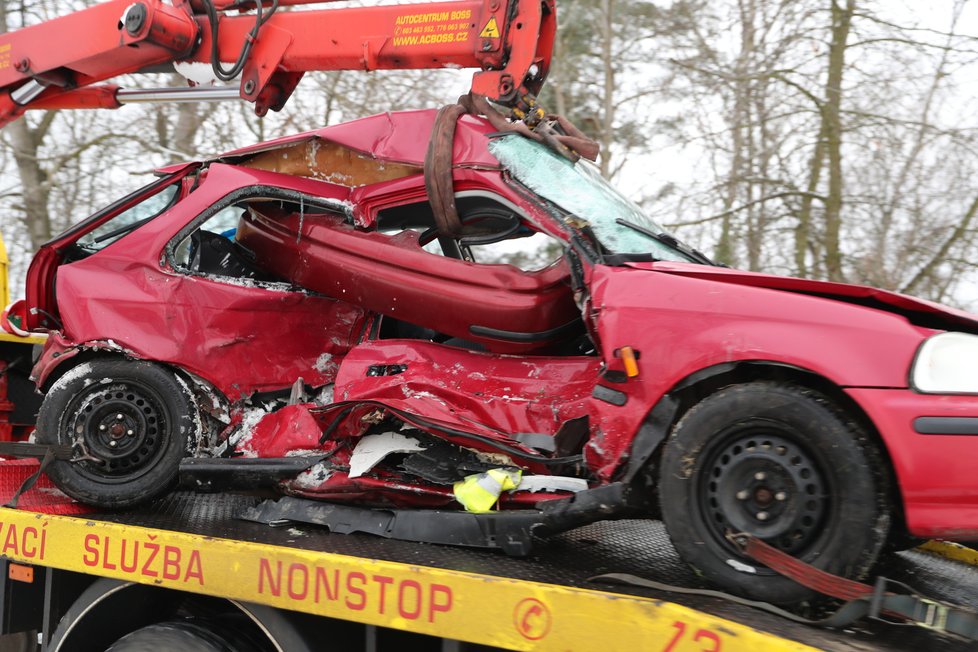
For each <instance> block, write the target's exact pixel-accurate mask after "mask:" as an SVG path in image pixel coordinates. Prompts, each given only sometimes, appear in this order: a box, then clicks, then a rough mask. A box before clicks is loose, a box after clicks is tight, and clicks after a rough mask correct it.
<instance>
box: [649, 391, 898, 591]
mask: <svg viewBox="0 0 978 652" xmlns="http://www.w3.org/2000/svg"><path fill="white" fill-rule="evenodd" d="M887 477H888V476H887V474H886V473H885V471H884V468H883V465H882V460H881V456H880V454H879V451H878V450H877V449H876V448H875V446H874V444H873V443H872V442H871V441H869V439H868V437H867V436H866V433H865V432H864V431H863V429H862V428H861V427H860V426H858V425H857V424H856V423H854V422H853V421H852V420H851V419H849V418H848V417H847V416H846V415H845V413H843V412H842V411H841V410H840V409H838V408H837V407H836V406H834V405H833V404H832V403H831V402H829V401H828V400H827V399H826V398H825V397H824V396H822V395H821V394H818V393H816V392H814V391H812V390H809V389H806V388H802V387H799V386H795V385H786V384H777V383H766V382H757V383H750V384H744V385H736V386H731V387H727V388H725V389H722V390H720V391H718V392H716V393H715V394H713V395H711V396H709V397H707V398H705V399H703V400H702V401H701V402H700V403H698V404H697V405H695V406H693V407H692V408H691V409H690V410H689V411H688V412H687V413H686V414H685V415H684V416H683V417H682V419H680V421H679V423H677V424H676V426H675V428H674V429H673V432H672V434H671V436H670V438H669V440H668V441H667V443H666V446H665V449H664V451H663V455H662V463H661V468H660V479H659V490H660V500H661V507H662V518H663V521H664V522H665V525H666V529H667V530H668V532H669V536H670V538H671V539H672V541H673V544H674V545H675V547H676V550H677V551H678V552H679V555H680V556H681V557H682V558H683V559H684V560H685V561H686V562H687V563H689V564H690V565H691V566H693V568H694V569H696V570H698V571H699V572H701V573H702V574H703V576H705V577H706V578H707V579H708V580H710V581H712V582H715V583H716V584H719V585H720V586H722V587H723V588H724V589H725V590H727V591H729V592H731V593H735V594H737V595H742V596H745V597H749V598H752V599H755V600H763V601H766V602H771V603H775V604H785V605H787V604H796V603H799V602H802V601H805V600H809V599H812V598H814V597H816V594H815V593H814V592H813V591H811V590H810V589H807V588H805V587H803V586H801V585H800V584H797V583H795V582H794V581H792V580H790V579H788V578H786V577H783V576H781V575H779V574H777V573H776V572H774V571H772V570H771V569H769V568H767V567H765V566H763V565H760V564H758V563H756V562H754V561H752V560H751V559H749V558H747V557H745V556H743V555H742V554H741V553H740V551H739V549H738V548H737V547H736V546H734V545H733V544H732V543H731V542H729V541H728V540H727V538H726V535H727V534H729V533H741V532H743V533H749V534H752V535H754V536H756V537H758V538H760V539H762V540H764V541H765V542H766V543H768V544H770V545H772V546H774V547H776V548H778V549H780V550H782V551H784V552H787V553H789V554H791V555H792V556H794V557H797V558H799V559H802V560H804V561H806V562H808V563H810V564H812V565H814V566H816V567H818V568H821V569H823V570H826V571H828V572H830V573H834V574H837V575H842V576H845V577H848V578H851V579H860V578H862V577H863V576H865V574H866V573H868V571H869V569H870V568H871V567H872V565H873V562H874V561H875V560H876V557H877V556H878V555H879V552H880V549H881V548H882V546H883V544H884V543H885V542H886V539H887V532H888V530H889V525H890V506H889V503H888V499H887V496H888V493H887Z"/></svg>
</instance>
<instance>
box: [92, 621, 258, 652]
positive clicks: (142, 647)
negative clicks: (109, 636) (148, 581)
mask: <svg viewBox="0 0 978 652" xmlns="http://www.w3.org/2000/svg"><path fill="white" fill-rule="evenodd" d="M162 650H179V651H180V652H262V648H260V647H257V646H255V645H252V644H251V643H250V642H249V641H247V640H243V639H242V638H241V637H240V636H236V635H235V633H234V632H232V631H227V630H226V629H223V628H218V627H216V626H215V623H213V622H209V621H203V622H201V623H196V622H193V621H189V620H187V621H179V620H177V621H170V622H163V623H156V624H154V625H147V626H146V627H142V628H140V629H137V630H136V631H134V632H130V633H129V634H126V635H125V636H123V637H122V638H120V639H119V640H118V641H116V642H115V643H113V644H112V645H110V646H109V648H108V649H107V650H106V651H105V652H161V651H162Z"/></svg>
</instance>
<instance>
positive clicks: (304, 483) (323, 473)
mask: <svg viewBox="0 0 978 652" xmlns="http://www.w3.org/2000/svg"><path fill="white" fill-rule="evenodd" d="M332 476H333V471H332V469H330V468H329V467H327V466H326V465H325V464H323V463H322V462H319V463H318V464H314V465H312V466H311V467H309V468H308V469H306V470H305V471H303V472H302V473H300V474H299V475H297V476H296V478H295V480H293V481H292V487H293V488H295V489H316V488H318V487H320V486H322V484H323V483H324V482H326V481H327V480H329V479H330V478H331V477H332Z"/></svg>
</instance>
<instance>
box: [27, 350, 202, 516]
mask: <svg viewBox="0 0 978 652" xmlns="http://www.w3.org/2000/svg"><path fill="white" fill-rule="evenodd" d="M199 424H200V421H199V415H198V412H197V406H196V403H195V401H194V398H193V395H192V394H191V392H190V389H189V388H188V387H187V386H186V385H185V384H184V383H182V382H180V381H179V380H178V379H177V377H176V376H174V375H173V373H172V372H170V371H169V370H167V369H165V368H163V367H161V366H159V365H157V364H153V363H150V362H144V361H140V360H122V359H101V360H94V361H91V362H86V363H83V364H80V365H78V366H77V367H75V368H73V369H71V370H69V371H68V372H67V373H65V375H64V376H62V377H61V378H60V379H58V381H57V382H55V383H54V385H53V386H52V387H51V389H50V390H48V392H47V395H46V396H45V397H44V402H43V403H42V404H41V409H40V412H39V413H38V419H37V441H38V442H39V443H43V444H62V445H70V446H72V450H73V452H74V456H75V459H73V460H71V461H68V460H56V461H55V462H52V464H51V466H49V467H48V475H49V476H50V477H51V479H52V480H53V481H54V483H55V484H56V485H57V486H58V488H60V489H61V490H62V491H64V492H65V493H66V494H68V495H69V496H71V497H72V498H75V499H76V500H79V501H81V502H84V503H88V504H89V505H94V506H96V507H104V508H110V509H116V508H124V507H131V506H133V505H137V504H139V503H143V502H146V501H149V500H151V499H153V498H156V497H158V496H160V495H161V494H163V493H165V492H166V491H168V490H169V489H170V488H171V487H172V486H173V485H174V484H175V483H176V480H177V473H178V471H179V467H180V460H181V459H182V458H183V457H184V456H185V455H186V454H187V446H188V442H189V443H195V442H196V439H197V436H198V435H199V432H200V425H199Z"/></svg>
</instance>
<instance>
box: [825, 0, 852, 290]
mask: <svg viewBox="0 0 978 652" xmlns="http://www.w3.org/2000/svg"><path fill="white" fill-rule="evenodd" d="M855 11H856V1H855V0H846V4H845V8H843V7H841V6H840V5H839V3H838V2H836V0H832V41H831V43H830V44H829V69H828V78H827V80H826V84H825V109H824V112H823V119H824V120H825V136H826V137H825V152H826V155H827V157H828V173H829V178H828V185H829V187H828V193H827V196H826V200H825V271H826V276H827V277H828V279H829V280H830V281H842V280H844V277H843V274H842V250H841V247H840V241H839V240H840V231H841V227H842V187H843V182H842V117H841V113H842V76H843V72H844V70H845V54H846V44H847V41H848V40H849V27H850V26H851V24H852V16H853V14H854V13H855Z"/></svg>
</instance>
